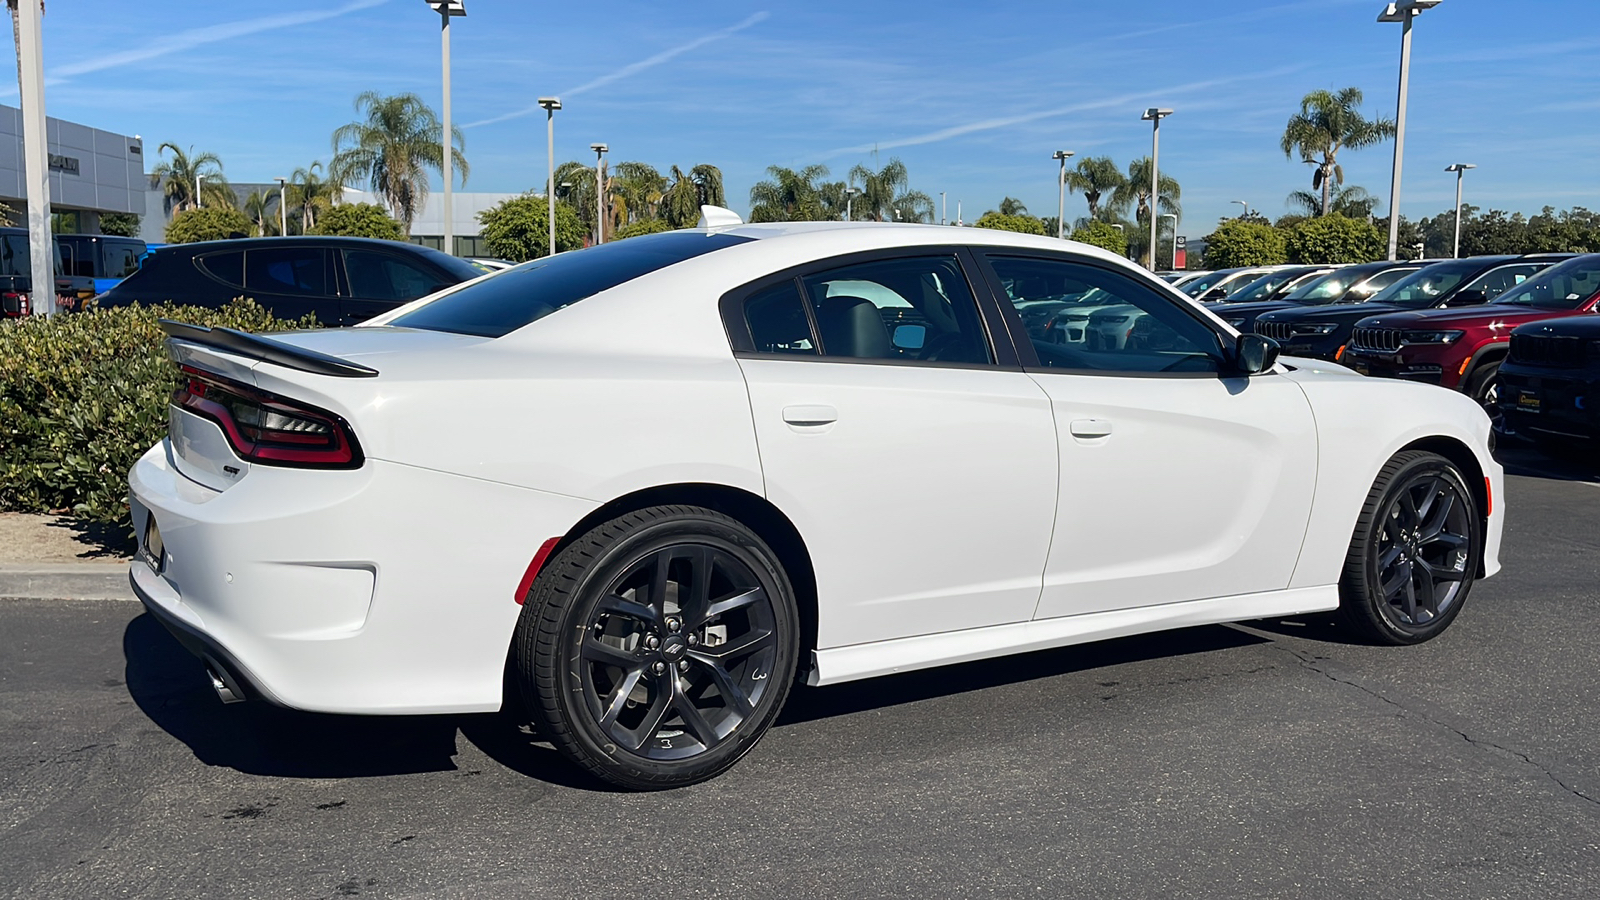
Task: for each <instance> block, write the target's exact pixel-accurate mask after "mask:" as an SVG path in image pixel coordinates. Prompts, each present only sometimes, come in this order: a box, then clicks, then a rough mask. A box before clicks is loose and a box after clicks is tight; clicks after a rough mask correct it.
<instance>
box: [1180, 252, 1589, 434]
mask: <svg viewBox="0 0 1600 900" xmlns="http://www.w3.org/2000/svg"><path fill="white" fill-rule="evenodd" d="M1168 280H1169V281H1171V282H1172V283H1173V284H1174V286H1175V287H1177V288H1178V289H1179V290H1182V291H1184V292H1185V293H1188V294H1189V295H1190V296H1192V297H1195V298H1197V299H1199V300H1201V301H1202V302H1205V303H1207V305H1208V306H1210V307H1211V309H1212V310H1213V311H1214V312H1215V313H1216V314H1217V315H1219V316H1220V317H1222V319H1223V320H1225V321H1226V322H1228V324H1230V325H1232V326H1234V327H1235V328H1238V329H1239V330H1240V331H1246V332H1248V331H1253V332H1255V333H1257V334H1260V335H1263V336H1265V337H1270V338H1272V339H1274V340H1276V341H1277V342H1278V343H1279V344H1281V345H1282V346H1283V352H1284V353H1285V354H1287V355H1291V356H1302V357H1311V358H1315V359H1323V360H1329V361H1333V362H1338V363H1341V364H1343V365H1346V366H1349V367H1350V368H1352V369H1354V370H1356V371H1357V372H1360V373H1362V374H1365V375H1373V376H1378V377H1384V378H1401V379H1406V380H1409V381H1420V382H1426V383H1429V384H1437V385H1440V386H1442V387H1446V388H1452V389H1455V390H1459V391H1462V392H1464V393H1466V394H1468V395H1470V396H1471V397H1473V398H1474V399H1476V400H1477V401H1478V402H1479V403H1481V404H1483V406H1484V408H1485V410H1486V411H1488V412H1489V414H1490V416H1491V418H1493V419H1494V420H1495V422H1496V426H1497V428H1498V429H1499V430H1500V432H1501V433H1502V434H1504V435H1511V436H1519V437H1523V438H1527V439H1529V440H1531V441H1533V442H1534V443H1535V444H1538V445H1540V446H1541V447H1542V448H1544V449H1546V450H1551V451H1567V450H1571V449H1573V448H1575V447H1585V446H1588V445H1589V444H1591V443H1592V442H1593V441H1594V440H1595V439H1597V438H1600V318H1595V317H1593V316H1592V315H1590V314H1592V313H1595V312H1600V254H1596V253H1588V254H1572V253H1545V254H1530V255H1525V256H1475V257H1470V258H1467V259H1451V260H1410V261H1406V260H1402V261H1398V262H1374V263H1363V264H1359V265H1349V266H1338V267H1330V266H1320V267H1317V266H1272V267H1255V268H1242V269H1229V270H1222V271H1216V272H1202V273H1170V274H1169V275H1168Z"/></svg>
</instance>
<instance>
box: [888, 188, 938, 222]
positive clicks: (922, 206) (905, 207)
mask: <svg viewBox="0 0 1600 900" xmlns="http://www.w3.org/2000/svg"><path fill="white" fill-rule="evenodd" d="M892 212H893V213H894V221H896V222H922V223H924V224H926V223H928V222H932V221H933V198H932V197H929V196H928V195H927V194H924V193H923V192H921V191H910V190H908V191H901V192H900V193H899V194H898V195H896V196H895V198H894V207H893V208H892Z"/></svg>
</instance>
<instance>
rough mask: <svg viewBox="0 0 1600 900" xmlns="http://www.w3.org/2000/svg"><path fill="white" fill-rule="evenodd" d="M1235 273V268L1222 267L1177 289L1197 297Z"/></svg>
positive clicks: (1236, 271) (1236, 272)
mask: <svg viewBox="0 0 1600 900" xmlns="http://www.w3.org/2000/svg"><path fill="white" fill-rule="evenodd" d="M1237 274H1238V270H1237V269H1223V270H1222V271H1220V272H1212V273H1210V274H1209V275H1202V276H1200V277H1199V278H1196V279H1195V280H1193V281H1191V282H1189V283H1188V284H1186V285H1183V287H1181V288H1179V290H1181V291H1183V292H1184V293H1185V294H1188V295H1189V296H1191V297H1198V296H1200V295H1201V294H1204V293H1205V292H1206V291H1209V290H1211V289H1212V288H1214V287H1216V286H1217V284H1218V282H1222V281H1226V280H1227V279H1229V278H1232V277H1233V276H1234V275H1237Z"/></svg>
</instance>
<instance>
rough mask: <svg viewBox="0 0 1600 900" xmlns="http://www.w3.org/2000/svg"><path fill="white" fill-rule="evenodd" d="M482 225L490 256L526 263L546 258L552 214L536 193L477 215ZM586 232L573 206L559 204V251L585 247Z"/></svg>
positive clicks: (557, 247) (498, 204)
mask: <svg viewBox="0 0 1600 900" xmlns="http://www.w3.org/2000/svg"><path fill="white" fill-rule="evenodd" d="M478 221H479V222H481V223H483V244H484V246H485V247H486V248H488V250H489V255H490V256H498V257H500V258H501V259H509V260H511V261H512V262H527V261H528V260H530V259H538V258H539V257H541V256H544V255H546V253H547V252H548V251H549V247H550V213H549V207H548V205H547V201H546V200H545V198H543V197H536V196H534V195H533V194H531V193H529V194H523V195H522V196H520V197H512V198H511V199H510V200H502V201H500V202H499V203H497V204H495V206H494V207H492V208H490V209H486V210H484V211H483V212H481V213H478ZM584 233H585V229H584V227H583V222H582V221H581V220H580V219H579V218H578V213H577V211H576V210H574V209H573V208H572V207H571V205H569V204H566V203H557V204H556V249H557V250H577V249H578V248H580V247H582V246H583V236H584Z"/></svg>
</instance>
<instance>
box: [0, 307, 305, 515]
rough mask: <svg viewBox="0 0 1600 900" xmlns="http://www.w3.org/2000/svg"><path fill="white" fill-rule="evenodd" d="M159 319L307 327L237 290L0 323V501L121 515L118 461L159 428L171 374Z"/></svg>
mask: <svg viewBox="0 0 1600 900" xmlns="http://www.w3.org/2000/svg"><path fill="white" fill-rule="evenodd" d="M160 318H168V319H179V320H182V321H185V322H194V323H196V324H201V325H225V326H228V327H230V328H239V329H242V330H244V331H253V332H260V331H281V330H284V329H287V328H312V327H315V326H316V322H315V320H314V319H312V318H311V317H310V316H307V317H306V318H305V319H302V320H299V321H293V322H289V321H284V320H280V319H275V318H273V316H272V314H271V313H269V312H267V311H266V310H264V309H262V308H261V307H260V306H257V305H256V304H255V303H254V302H253V301H250V300H244V299H239V300H235V301H233V303H231V304H229V305H228V306H227V307H225V308H223V309H200V308H196V307H175V306H170V305H167V306H160V307H152V308H139V307H131V308H124V309H104V310H101V309H91V310H89V311H88V312H83V313H75V314H66V315H57V316H50V317H48V318H46V317H43V316H33V317H29V318H24V319H12V320H7V321H5V322H3V323H0V509H5V510H12V511H16V512H35V513H43V512H52V511H54V512H61V511H67V512H69V513H70V514H71V515H74V516H77V517H78V518H82V519H88V520H92V521H97V522H107V523H117V522H122V523H126V522H127V521H128V504H127V497H128V469H130V468H131V467H132V466H133V464H134V462H135V461H136V460H137V459H138V458H139V457H140V456H141V455H143V454H144V452H145V451H146V450H148V449H149V448H150V447H151V445H153V444H155V443H157V442H159V441H160V440H161V438H162V437H164V436H165V435H166V431H167V401H168V399H169V398H170V397H171V395H172V389H173V386H174V382H175V375H176V370H175V369H174V368H173V365H172V362H171V361H170V360H168V359H167V354H166V335H165V334H163V333H162V331H161V328H160V327H159V326H158V325H157V323H156V320H157V319H160Z"/></svg>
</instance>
